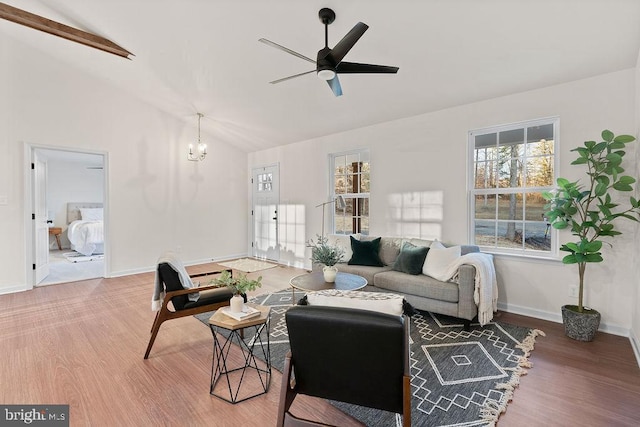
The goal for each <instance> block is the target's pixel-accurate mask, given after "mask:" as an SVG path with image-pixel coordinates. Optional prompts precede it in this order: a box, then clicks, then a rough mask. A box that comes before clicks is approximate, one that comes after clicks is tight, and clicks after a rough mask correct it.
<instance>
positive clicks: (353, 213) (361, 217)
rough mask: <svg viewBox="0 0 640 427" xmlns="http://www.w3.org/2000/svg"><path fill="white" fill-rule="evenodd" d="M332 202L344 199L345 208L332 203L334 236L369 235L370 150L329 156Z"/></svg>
mask: <svg viewBox="0 0 640 427" xmlns="http://www.w3.org/2000/svg"><path fill="white" fill-rule="evenodd" d="M329 163H330V168H331V169H330V177H331V178H330V179H331V187H330V188H331V189H332V192H333V194H331V197H332V200H335V199H336V198H337V197H338V196H342V197H343V198H344V201H345V207H344V208H341V207H340V206H339V203H333V204H332V206H333V230H332V232H333V233H335V234H352V233H362V234H369V191H370V186H371V165H370V163H369V150H358V151H351V152H348V153H336V154H330V155H329Z"/></svg>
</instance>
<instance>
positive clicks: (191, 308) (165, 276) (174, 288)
mask: <svg viewBox="0 0 640 427" xmlns="http://www.w3.org/2000/svg"><path fill="white" fill-rule="evenodd" d="M223 271H230V270H229V269H227V268H221V269H219V270H216V271H211V272H207V273H200V274H193V275H190V276H189V277H191V278H193V277H202V276H209V275H212V274H218V273H221V272H223ZM158 277H159V279H160V281H161V282H162V286H163V287H164V290H165V292H166V296H165V298H164V301H163V303H162V307H161V308H160V310H159V311H158V312H157V313H156V317H155V320H154V321H153V325H152V326H151V337H150V338H149V344H147V350H146V351H145V353H144V358H145V359H147V358H148V357H149V353H150V352H151V347H153V343H154V341H155V340H156V336H157V335H158V331H159V330H160V326H161V325H162V323H163V322H165V321H167V320H171V319H177V318H179V317H185V316H193V315H194V314H200V313H205V312H207V311H213V310H217V309H218V308H220V307H224V306H227V305H229V300H230V299H231V297H232V296H233V292H232V291H231V290H229V288H226V287H222V288H221V287H218V286H201V287H199V288H196V289H185V288H183V287H182V284H181V283H180V278H179V276H178V272H177V271H175V270H174V269H173V267H171V265H169V264H167V263H164V262H163V263H160V264H158ZM194 292H199V293H200V297H199V298H198V300H197V301H189V294H192V293H194ZM243 296H244V299H245V302H246V300H247V297H246V295H243ZM170 302H171V305H172V306H173V310H171V309H170V308H169V305H168V304H169V303H170Z"/></svg>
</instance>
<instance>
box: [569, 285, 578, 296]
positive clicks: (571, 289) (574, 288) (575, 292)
mask: <svg viewBox="0 0 640 427" xmlns="http://www.w3.org/2000/svg"><path fill="white" fill-rule="evenodd" d="M569 296H570V297H572V298H578V285H569Z"/></svg>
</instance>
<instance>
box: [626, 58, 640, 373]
mask: <svg viewBox="0 0 640 427" xmlns="http://www.w3.org/2000/svg"><path fill="white" fill-rule="evenodd" d="M635 71H636V92H635V93H636V117H635V119H636V135H640V54H638V62H637V63H636V70H635ZM635 170H636V174H635V176H638V174H640V149H639V150H636V156H635ZM635 197H636V199H640V182H637V183H636V194H635ZM634 235H635V238H634V241H635V247H634V250H633V263H632V265H633V277H634V280H633V287H634V294H635V295H634V296H633V298H632V301H634V302H633V313H632V322H631V332H630V334H629V336H630V339H631V345H632V346H633V350H634V352H635V354H636V359H637V360H638V365H639V366H640V225H639V224H636V227H635V233H634Z"/></svg>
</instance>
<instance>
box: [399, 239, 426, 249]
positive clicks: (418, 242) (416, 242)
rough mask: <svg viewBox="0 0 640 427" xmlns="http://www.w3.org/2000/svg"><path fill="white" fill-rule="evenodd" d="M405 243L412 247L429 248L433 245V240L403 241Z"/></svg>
mask: <svg viewBox="0 0 640 427" xmlns="http://www.w3.org/2000/svg"><path fill="white" fill-rule="evenodd" d="M404 241H405V242H409V243H411V244H412V245H413V246H423V247H426V248H428V247H430V246H431V243H433V240H424V239H405V240H404Z"/></svg>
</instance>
